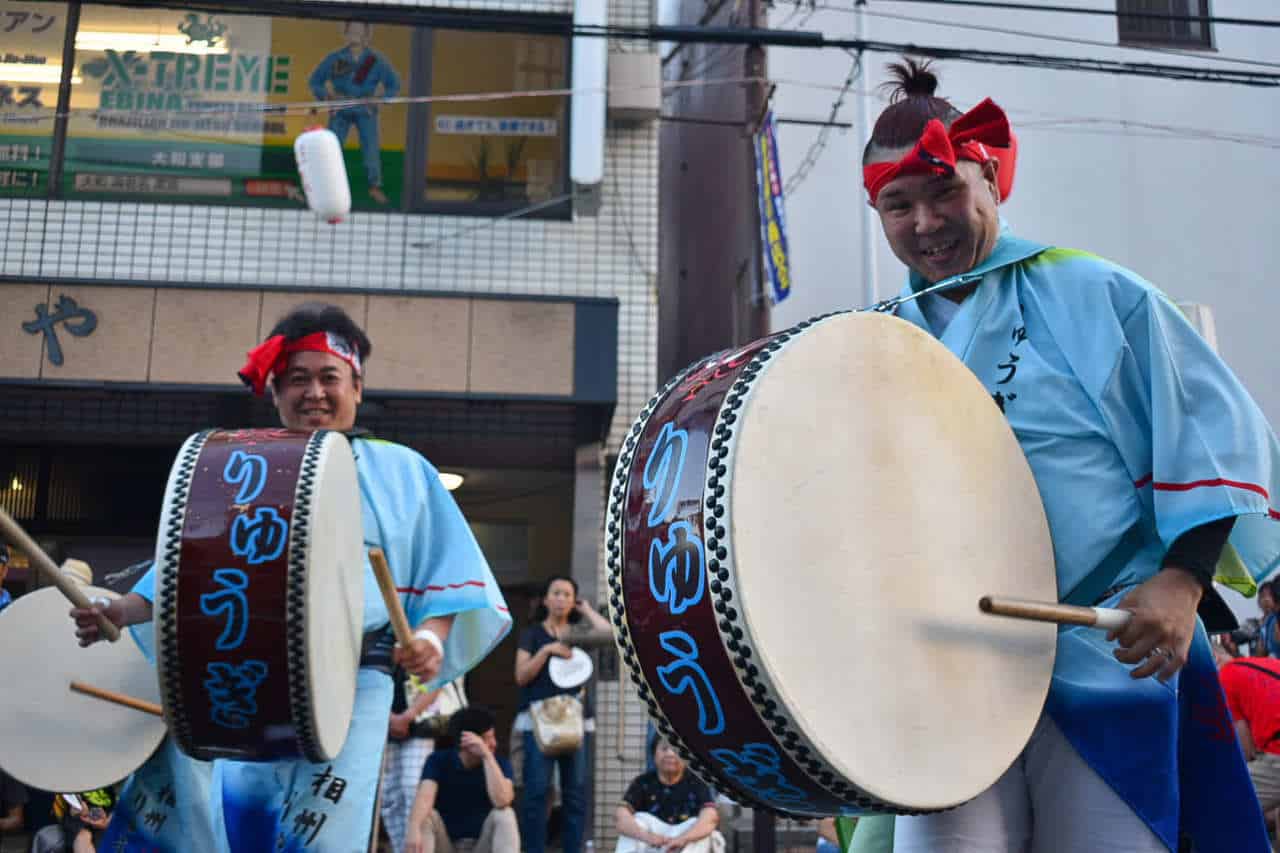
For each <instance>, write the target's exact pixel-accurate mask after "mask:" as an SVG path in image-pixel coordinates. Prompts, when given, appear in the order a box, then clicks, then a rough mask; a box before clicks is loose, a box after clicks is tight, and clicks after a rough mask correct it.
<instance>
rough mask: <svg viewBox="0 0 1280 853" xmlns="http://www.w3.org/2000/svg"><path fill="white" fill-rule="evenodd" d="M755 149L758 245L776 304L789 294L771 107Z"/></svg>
mask: <svg viewBox="0 0 1280 853" xmlns="http://www.w3.org/2000/svg"><path fill="white" fill-rule="evenodd" d="M753 142H754V143H755V152H756V187H757V190H758V195H757V199H758V203H759V207H760V246H761V248H762V249H763V250H764V269H765V272H766V274H767V275H768V276H769V293H770V295H771V297H772V299H773V303H774V304H775V305H776V304H778V303H779V302H781V301H782V300H784V299H786V298H787V296H789V295H790V294H791V258H790V255H789V253H788V251H787V217H786V213H785V212H784V211H783V204H782V179H781V177H780V173H781V170H780V169H779V168H778V141H777V137H776V135H775V134H774V131H773V111H772V110H770V111H769V112H768V113H766V114H765V117H764V123H763V124H761V125H760V130H759V131H757V132H756V135H755V137H754V139H753Z"/></svg>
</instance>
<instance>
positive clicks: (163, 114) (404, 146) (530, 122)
mask: <svg viewBox="0 0 1280 853" xmlns="http://www.w3.org/2000/svg"><path fill="white" fill-rule="evenodd" d="M73 5H74V6H78V7H79V23H78V27H77V29H76V32H75V34H74V39H73V45H74V47H73V53H74V61H73V62H71V63H70V65H71V68H70V69H63V67H62V65H63V63H62V53H63V50H64V45H65V42H66V32H65V28H66V21H67V13H68V9H69V8H70V7H71V6H73ZM242 9H243V11H244V12H245V14H241V13H240V11H237V10H236V9H235V8H232V7H227V8H226V10H225V11H209V10H208V9H207V7H206V8H205V9H203V10H200V11H196V10H187V9H166V8H158V7H148V8H142V7H129V6H121V5H111V4H107V3H85V4H83V5H80V4H72V3H50V2H8V0H0V33H6V34H5V35H4V40H3V44H2V45H0V195H15V194H17V195H27V196H37V197H47V196H49V195H55V196H63V197H66V198H81V199H130V200H144V199H145V200H148V201H172V202H181V203H193V204H235V205H253V206H265V207H281V208H292V209H298V208H302V207H305V204H306V201H305V198H304V196H303V193H302V188H301V183H300V181H299V179H298V174H297V166H296V163H295V161H294V156H293V142H294V139H296V138H297V136H298V134H299V133H301V132H302V131H303V130H305V129H307V128H308V127H313V126H316V125H320V126H324V127H327V128H328V129H330V130H332V131H333V132H334V133H336V134H337V135H338V137H339V138H340V139H341V140H342V142H343V148H344V155H345V160H346V166H347V175H348V178H349V180H350V183H351V195H352V206H353V208H354V209H356V210H364V211H379V210H385V211H395V210H399V211H422V210H430V211H437V212H449V213H478V214H502V213H507V212H512V211H515V210H521V209H525V208H528V207H530V206H534V207H535V208H538V210H537V214H539V215H553V216H556V215H568V213H569V206H568V205H567V204H560V205H558V206H557V204H556V203H557V201H558V200H562V199H563V198H564V197H565V195H566V193H567V187H568V183H569V182H568V167H567V162H568V131H567V123H568V97H567V96H565V95H563V94H546V95H533V96H526V95H523V94H520V93H524V92H530V91H557V92H558V91H563V90H565V89H567V87H568V85H569V71H568V45H569V40H568V37H567V36H561V35H545V34H520V33H505V32H482V31H471V30H456V29H439V28H433V27H430V26H426V25H421V24H420V23H415V22H414V21H413V20H412V19H410V20H407V21H406V22H404V23H395V22H382V21H379V22H377V23H369V22H366V21H362V20H347V19H332V18H320V17H315V16H311V17H306V18H303V17H297V18H294V17H284V16H278V15H263V14H252V12H254V11H255V9H254V8H253V6H250V5H245V6H243V7H242ZM406 14H409V13H406ZM423 23H426V24H429V23H430V21H429V18H424V21H423ZM565 25H566V28H567V25H568V21H567V19H566V20H565ZM10 31H11V32H12V34H9V33H10ZM60 84H62V85H67V86H68V87H69V92H70V99H69V104H68V106H69V107H70V112H69V116H68V117H67V118H66V119H64V120H62V121H60V122H59V121H55V120H54V115H55V112H56V109H55V108H56V107H57V104H58V94H59V86H60ZM475 94H481V95H484V94H504V95H507V97H501V98H496V99H493V100H474V99H473V100H466V99H459V100H441V101H426V102H422V98H421V96H424V95H431V96H451V95H452V96H458V95H475ZM395 98H404V99H405V102H400V103H364V102H362V101H368V100H381V99H395ZM411 98H415V99H418V100H419V101H420V102H419V103H412V104H411V103H408V102H407V101H408V100H410V99H411ZM325 102H336V103H335V104H334V105H333V106H328V105H327V104H326V103H325ZM59 150H61V153H62V156H61V159H60V160H59V161H58V162H57V163H53V169H52V173H53V174H54V175H59V174H60V176H61V177H60V179H58V180H57V183H58V185H57V186H56V187H51V186H50V185H49V177H48V176H49V174H50V166H51V161H52V160H53V159H54V158H56V157H57V153H56V152H58V151H59Z"/></svg>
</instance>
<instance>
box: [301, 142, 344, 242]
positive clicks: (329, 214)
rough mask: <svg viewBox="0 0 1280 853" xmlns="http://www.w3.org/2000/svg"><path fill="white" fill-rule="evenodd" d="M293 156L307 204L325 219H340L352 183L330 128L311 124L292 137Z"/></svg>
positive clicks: (339, 146) (330, 221)
mask: <svg viewBox="0 0 1280 853" xmlns="http://www.w3.org/2000/svg"><path fill="white" fill-rule="evenodd" d="M293 156H294V157H295V158H296V159H297V161H298V174H299V175H300V176H301V177H302V191H303V192H304V193H306V195H307V207H309V208H311V209H312V210H313V211H315V213H316V215H317V216H319V217H320V218H321V219H324V220H325V221H326V222H329V223H336V222H341V221H342V217H344V216H346V215H347V214H348V213H350V212H351V185H350V184H348V183H347V165H346V163H344V162H343V160H342V144H341V143H340V142H338V137H337V136H336V135H335V134H334V133H333V131H331V130H328V129H326V128H323V127H313V128H311V129H309V130H306V131H304V132H303V133H302V134H301V135H300V136H298V138H297V139H296V140H294V142H293Z"/></svg>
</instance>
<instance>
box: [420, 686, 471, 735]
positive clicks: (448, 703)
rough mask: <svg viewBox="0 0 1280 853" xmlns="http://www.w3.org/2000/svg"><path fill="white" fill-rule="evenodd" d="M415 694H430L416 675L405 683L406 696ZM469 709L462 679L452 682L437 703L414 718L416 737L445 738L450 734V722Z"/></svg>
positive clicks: (440, 693) (441, 693)
mask: <svg viewBox="0 0 1280 853" xmlns="http://www.w3.org/2000/svg"><path fill="white" fill-rule="evenodd" d="M415 692H418V693H426V692H428V691H427V690H426V689H425V688H424V687H423V685H422V682H421V681H419V680H418V677H417V676H416V675H411V676H409V679H408V680H407V681H406V682H405V694H406V695H408V696H412V695H413V694H414V693H415ZM465 707H467V692H466V690H465V688H464V687H463V684H462V679H461V678H459V679H456V680H454V681H450V682H449V683H448V684H445V685H444V686H442V687H441V688H440V692H439V693H438V694H437V695H436V698H435V701H434V702H432V703H431V704H430V705H428V706H427V709H426V710H425V711H423V712H422V713H421V714H419V715H418V716H417V717H415V718H414V721H413V729H414V732H413V734H414V736H415V737H432V738H436V737H443V736H444V735H447V734H448V733H449V720H450V719H451V718H452V717H453V715H454V714H456V713H457V712H458V711H461V710H462V709H463V708H465Z"/></svg>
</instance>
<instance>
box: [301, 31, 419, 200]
mask: <svg viewBox="0 0 1280 853" xmlns="http://www.w3.org/2000/svg"><path fill="white" fill-rule="evenodd" d="M342 37H343V38H344V39H345V40H346V44H345V45H343V46H342V47H340V48H338V49H337V50H335V51H334V52H333V53H330V54H329V55H328V56H326V57H325V58H324V59H322V60H320V64H319V65H317V66H316V68H315V70H314V71H312V72H311V76H310V77H309V78H307V85H308V86H309V87H310V88H311V94H312V95H314V96H315V98H316V100H318V101H345V100H354V99H360V98H372V97H375V96H376V95H377V94H378V87H379V86H381V87H382V97H384V98H394V97H396V96H397V95H399V94H400V75H398V74H396V70H395V69H394V68H392V67H391V63H390V62H388V61H387V58H386V57H385V56H383V55H382V54H380V53H378V52H377V51H376V50H374V49H373V48H371V47H370V46H369V43H370V41H371V40H372V37H373V25H372V24H368V23H365V22H364V21H347V22H346V23H344V24H343V25H342ZM352 125H355V128H356V135H357V137H358V138H359V140H360V154H361V157H362V158H363V160H364V172H365V179H366V180H367V181H368V184H369V197H370V198H371V199H373V200H374V201H376V202H377V203H378V204H387V194H386V193H385V192H383V190H382V150H381V148H382V147H381V142H380V139H379V135H378V107H377V105H376V104H352V105H350V106H344V107H338V108H337V109H334V110H331V111H330V113H329V129H330V130H332V131H333V132H334V133H335V134H337V137H338V141H339V142H341V143H344V144H345V143H346V141H347V134H348V133H349V132H350V130H351V126H352Z"/></svg>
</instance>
